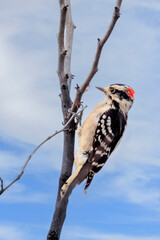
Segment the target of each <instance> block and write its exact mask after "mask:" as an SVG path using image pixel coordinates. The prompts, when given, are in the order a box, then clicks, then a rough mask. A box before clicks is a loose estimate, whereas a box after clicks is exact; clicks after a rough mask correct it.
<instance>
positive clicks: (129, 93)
mask: <svg viewBox="0 0 160 240" xmlns="http://www.w3.org/2000/svg"><path fill="white" fill-rule="evenodd" d="M96 88H98V89H99V90H101V91H102V92H104V94H105V95H106V97H107V98H110V99H111V100H113V101H115V102H117V103H118V104H119V106H120V107H121V109H122V110H123V111H124V112H126V113H127V112H128V111H129V109H130V108H131V106H132V104H133V101H134V95H135V91H134V90H133V89H132V88H131V87H129V86H127V85H125V84H112V85H110V86H108V87H105V88H101V87H96Z"/></svg>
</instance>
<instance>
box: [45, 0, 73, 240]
mask: <svg viewBox="0 0 160 240" xmlns="http://www.w3.org/2000/svg"><path fill="white" fill-rule="evenodd" d="M59 4H60V11H61V14H60V27H59V33H58V52H59V60H58V76H59V81H60V88H61V104H62V112H63V118H64V124H65V123H66V122H67V121H68V118H69V117H70V116H69V112H68V110H69V109H70V108H71V106H72V101H71V98H70V88H71V80H72V74H71V70H70V69H71V53H72V39H73V31H74V24H73V22H72V17H71V9H70V0H59ZM65 31H66V32H65ZM64 33H66V42H65V44H64ZM75 129H76V124H75V122H74V120H73V121H72V122H71V123H70V124H69V125H68V127H67V130H65V131H64V142H63V159H62V168H61V174H60V179H59V187H58V194H57V201H56V205H55V211H54V215H53V219H52V223H51V227H50V230H49V233H48V236H47V240H59V238H60V234H61V230H62V226H63V223H64V220H65V217H66V209H67V205H68V197H67V196H66V197H65V198H64V199H63V200H61V199H60V189H61V187H62V186H63V184H64V183H65V181H66V180H67V179H68V177H69V176H70V175H71V174H72V167H73V161H74V142H75Z"/></svg>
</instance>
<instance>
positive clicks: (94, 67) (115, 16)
mask: <svg viewBox="0 0 160 240" xmlns="http://www.w3.org/2000/svg"><path fill="white" fill-rule="evenodd" d="M121 3H122V0H117V2H116V6H115V8H114V13H113V16H112V20H111V23H110V25H109V27H108V30H107V32H106V34H105V35H104V37H103V38H102V39H99V38H98V42H97V50H96V54H95V57H94V61H93V64H92V67H91V70H90V72H89V74H88V76H87V77H86V79H85V80H84V82H83V83H82V85H81V86H80V87H79V89H78V90H77V94H76V97H75V100H74V103H73V105H72V111H74V112H75V111H77V110H78V108H79V106H80V102H81V98H82V95H83V93H84V92H85V90H86V88H87V87H88V85H89V83H90V82H91V80H92V78H93V77H94V75H95V74H96V72H97V71H98V64H99V59H100V56H101V52H102V49H103V46H104V44H105V43H106V41H107V40H108V38H109V36H110V34H111V32H112V30H113V28H114V26H115V24H116V22H117V20H118V18H119V17H120V7H121Z"/></svg>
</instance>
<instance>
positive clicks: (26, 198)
mask: <svg viewBox="0 0 160 240" xmlns="http://www.w3.org/2000/svg"><path fill="white" fill-rule="evenodd" d="M48 199H49V195H48V194H46V193H44V192H40V191H33V190H30V189H27V187H26V186H25V185H24V184H21V183H15V184H14V186H13V187H11V188H10V189H9V190H7V192H6V193H4V194H2V196H1V198H0V202H1V204H2V203H5V204H7V203H8V204H9V203H40V204H42V203H47V201H48Z"/></svg>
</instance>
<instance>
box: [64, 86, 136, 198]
mask: <svg viewBox="0 0 160 240" xmlns="http://www.w3.org/2000/svg"><path fill="white" fill-rule="evenodd" d="M97 88H98V89H99V90H101V91H102V92H103V93H104V94H105V100H104V101H103V102H101V103H99V104H98V105H96V107H95V109H94V110H93V111H92V112H91V114H90V115H89V116H88V117H87V119H86V120H85V122H84V124H83V125H82V127H79V128H78V130H77V133H78V137H79V149H78V151H77V152H76V157H75V165H76V170H75V172H74V173H73V174H72V175H71V176H70V177H69V178H68V179H67V181H66V182H65V183H64V185H63V186H62V188H61V192H60V194H61V198H63V197H64V195H65V194H66V193H67V192H69V194H70V193H71V191H72V189H73V188H74V187H75V185H76V184H80V183H81V182H82V181H83V180H84V179H86V184H85V188H84V191H85V192H86V190H87V188H88V187H89V185H90V184H91V181H92V180H93V177H94V175H95V174H96V173H97V172H99V170H100V169H101V168H102V167H103V166H104V164H105V163H106V161H107V159H108V158H109V156H110V155H111V153H112V152H113V150H114V149H115V148H116V146H117V145H118V143H119V142H120V140H121V138H122V136H123V133H124V130H125V128H126V125H127V118H128V111H129V109H130V108H131V106H132V104H133V101H134V95H135V92H134V90H133V89H132V88H131V87H129V86H127V85H124V84H112V85H110V86H109V87H106V88H100V87H97Z"/></svg>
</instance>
